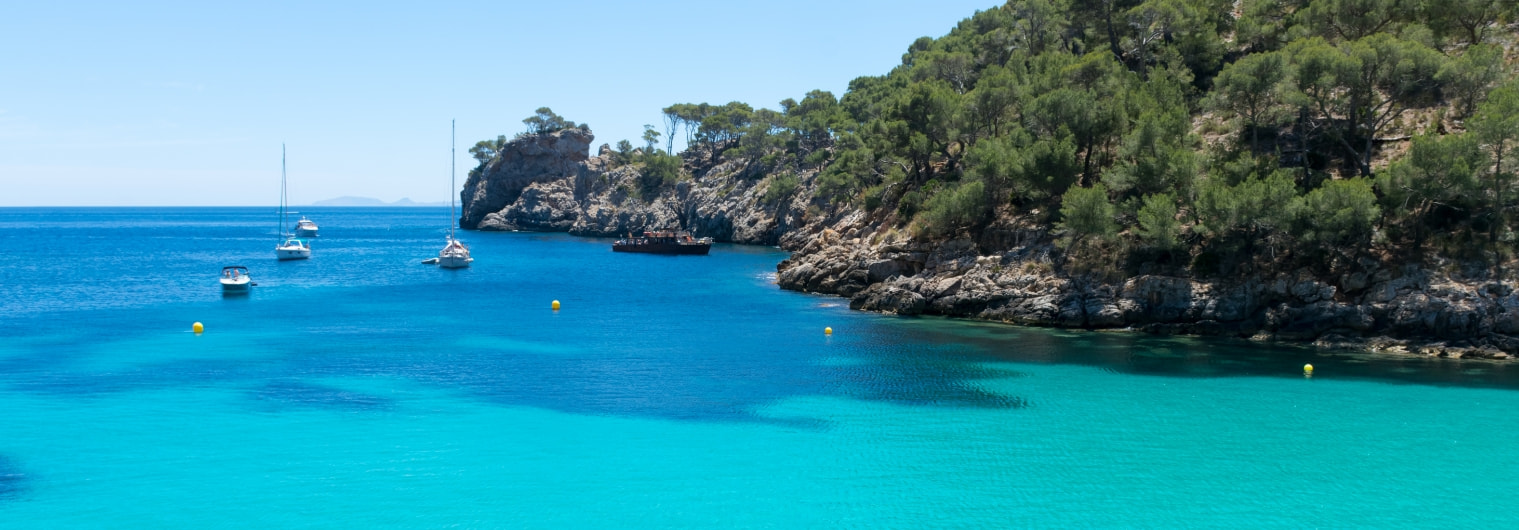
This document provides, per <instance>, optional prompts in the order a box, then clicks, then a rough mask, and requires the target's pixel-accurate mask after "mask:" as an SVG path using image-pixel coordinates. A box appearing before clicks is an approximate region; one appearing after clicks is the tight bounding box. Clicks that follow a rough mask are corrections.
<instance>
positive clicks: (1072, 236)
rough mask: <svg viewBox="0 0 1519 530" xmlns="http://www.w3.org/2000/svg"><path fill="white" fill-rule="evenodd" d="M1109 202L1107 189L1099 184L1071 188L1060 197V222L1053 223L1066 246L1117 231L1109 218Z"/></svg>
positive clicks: (1110, 208) (1110, 206) (1099, 238)
mask: <svg viewBox="0 0 1519 530" xmlns="http://www.w3.org/2000/svg"><path fill="white" fill-rule="evenodd" d="M1113 216H1114V209H1113V203H1111V202H1109V201H1108V189H1107V187H1106V186H1103V185H1102V184H1101V183H1098V184H1097V185H1095V186H1092V187H1090V188H1079V187H1078V188H1071V189H1068V190H1066V192H1065V196H1063V197H1061V199H1060V223H1059V224H1058V225H1057V228H1058V229H1059V231H1060V233H1061V235H1062V237H1064V238H1065V239H1066V241H1067V242H1068V244H1069V245H1075V244H1076V243H1079V242H1081V241H1082V240H1083V239H1086V238H1095V239H1098V240H1106V239H1108V238H1110V237H1112V236H1113V234H1116V233H1118V223H1117V222H1116V221H1114V220H1113Z"/></svg>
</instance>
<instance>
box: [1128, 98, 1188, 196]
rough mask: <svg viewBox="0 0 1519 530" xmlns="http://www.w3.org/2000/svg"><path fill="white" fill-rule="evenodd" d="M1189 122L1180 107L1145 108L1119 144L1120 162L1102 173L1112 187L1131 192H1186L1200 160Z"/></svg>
mask: <svg viewBox="0 0 1519 530" xmlns="http://www.w3.org/2000/svg"><path fill="white" fill-rule="evenodd" d="M1191 127H1192V123H1191V120H1189V119H1188V118H1187V114H1186V113H1185V112H1183V111H1182V110H1181V109H1175V108H1172V109H1169V110H1160V109H1154V110H1149V111H1146V112H1145V113H1144V114H1143V115H1141V116H1140V117H1139V120H1138V122H1137V123H1136V124H1135V126H1134V128H1133V129H1132V130H1130V131H1129V134H1128V135H1126V136H1125V137H1124V139H1123V143H1122V144H1121V145H1120V146H1119V150H1118V153H1119V155H1118V158H1119V163H1118V164H1116V165H1114V166H1113V168H1112V170H1111V171H1109V172H1108V173H1107V174H1106V175H1105V176H1104V181H1105V182H1107V183H1108V184H1110V185H1112V187H1113V191H1115V192H1118V193H1128V194H1132V195H1134V196H1140V195H1147V194H1152V193H1162V192H1167V191H1173V192H1177V193H1181V194H1187V193H1188V192H1189V191H1190V190H1191V188H1192V180H1193V179H1194V177H1196V175H1197V172H1198V169H1199V167H1200V165H1201V164H1200V163H1199V161H1198V157H1197V150H1196V149H1197V146H1196V144H1197V138H1195V137H1194V136H1193V135H1192V134H1191V132H1190V131H1191Z"/></svg>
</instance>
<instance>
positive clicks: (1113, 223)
mask: <svg viewBox="0 0 1519 530" xmlns="http://www.w3.org/2000/svg"><path fill="white" fill-rule="evenodd" d="M1236 7H1237V8H1238V11H1235V8H1236ZM1514 14H1515V7H1514V2H1512V1H1510V0H1455V1H1451V0H1244V1H1243V2H1239V3H1238V5H1237V6H1236V3H1235V2H1233V1H1231V0H1143V1H1142V0H1012V1H1010V2H1008V3H1007V4H1005V5H1002V6H1000V7H996V8H993V9H989V10H986V11H981V12H978V13H976V14H975V15H974V16H971V17H970V18H968V19H965V20H964V21H962V22H961V23H960V24H959V25H958V26H957V27H956V28H955V29H954V30H953V31H951V32H950V33H949V34H948V35H946V36H944V37H942V38H938V39H932V38H926V37H925V38H922V39H919V40H918V41H916V42H914V43H912V45H911V46H909V47H908V49H907V52H906V53H905V54H904V55H903V56H902V65H901V66H899V67H897V68H895V69H893V70H892V71H891V72H890V73H887V74H886V75H882V76H872V77H862V78H859V79H855V80H854V81H853V82H851V83H850V86H849V91H848V92H847V93H846V94H844V95H843V97H842V98H835V97H834V95H833V94H830V93H827V92H821V91H814V92H811V93H808V94H807V95H806V96H805V97H804V98H803V99H802V101H800V102H797V101H795V100H789V99H788V100H786V101H783V102H781V104H780V110H778V111H770V110H768V109H758V110H755V109H753V108H751V107H750V106H748V105H745V104H743V103H738V102H734V103H728V104H726V105H720V106H718V105H708V104H676V105H672V106H670V107H667V108H665V109H664V113H665V117H666V125H667V131H668V132H670V133H671V135H670V136H669V137H667V140H669V142H668V143H667V144H666V148H667V149H672V148H673V146H674V143H673V140H674V138H673V136H674V134H675V133H678V132H685V134H686V135H685V139H686V140H687V142H688V145H689V147H690V148H691V149H692V152H693V153H702V155H698V156H706V157H716V156H719V154H724V155H727V156H738V157H745V158H747V159H749V160H751V161H752V162H753V163H758V164H761V165H762V167H763V168H765V169H776V168H788V169H786V170H787V171H798V172H799V171H805V170H808V169H816V170H817V171H818V174H817V177H816V190H817V191H816V193H817V197H816V200H817V201H819V204H833V205H835V206H839V207H861V208H864V209H866V210H867V211H870V212H872V215H876V216H881V217H880V218H881V219H882V220H886V221H891V220H893V219H894V222H897V223H903V224H910V225H911V227H912V228H913V229H914V232H913V233H915V234H917V235H918V236H919V237H949V236H953V235H955V234H957V233H966V232H967V231H969V232H970V233H975V232H976V231H977V230H980V229H981V228H983V227H985V226H987V225H988V224H989V223H991V222H993V221H994V220H995V219H996V217H997V216H999V215H1021V213H1020V212H1023V213H1032V212H1036V211H1056V212H1058V215H1057V216H1056V218H1055V219H1056V220H1057V221H1058V225H1057V227H1058V229H1057V233H1058V234H1063V235H1064V238H1065V240H1066V241H1067V242H1068V243H1072V244H1081V243H1082V242H1083V241H1087V242H1094V243H1095V242H1104V243H1103V244H1106V242H1112V241H1120V242H1128V243H1125V246H1124V247H1121V248H1135V249H1138V248H1150V249H1153V250H1157V251H1164V252H1176V251H1182V252H1190V253H1193V254H1194V255H1199V254H1207V255H1209V259H1215V260H1216V259H1220V256H1222V257H1223V259H1225V260H1230V261H1228V263H1224V265H1229V264H1230V263H1232V264H1235V265H1240V264H1248V263H1252V262H1260V261H1261V260H1264V261H1265V262H1270V261H1272V260H1276V259H1278V258H1279V257H1283V256H1294V255H1295V256H1297V257H1296V258H1294V259H1299V260H1306V261H1309V262H1322V261H1324V260H1322V259H1321V258H1323V257H1326V256H1327V257H1331V258H1335V257H1347V258H1350V257H1354V256H1355V255H1357V254H1360V253H1366V252H1373V251H1376V250H1377V249H1378V248H1380V249H1382V250H1383V251H1397V250H1399V249H1408V248H1415V249H1416V248H1418V247H1419V245H1420V244H1421V242H1423V241H1424V240H1425V239H1426V238H1429V237H1431V235H1432V234H1444V235H1449V234H1466V235H1450V236H1449V237H1464V238H1466V239H1470V240H1473V241H1475V240H1477V239H1480V238H1479V237H1477V236H1476V235H1473V234H1481V235H1482V237H1485V238H1486V239H1488V240H1489V241H1490V242H1491V244H1492V245H1497V246H1501V245H1500V244H1501V243H1502V242H1504V241H1508V240H1510V238H1512V236H1511V234H1512V230H1513V227H1512V226H1511V225H1510V224H1509V222H1508V216H1506V215H1505V214H1504V212H1505V211H1506V210H1507V209H1509V208H1511V207H1512V206H1514V205H1515V204H1516V201H1515V199H1514V197H1513V196H1515V195H1519V193H1505V190H1506V188H1507V186H1508V185H1509V184H1510V183H1511V181H1512V178H1511V175H1512V166H1513V164H1512V159H1513V158H1515V157H1514V155H1513V153H1511V152H1509V151H1511V150H1510V149H1509V147H1511V146H1513V145H1514V144H1515V141H1516V140H1519V118H1511V117H1513V116H1516V115H1519V91H1515V92H1512V95H1510V93H1509V92H1506V91H1507V90H1508V89H1506V88H1499V89H1496V90H1495V87H1496V86H1499V85H1502V84H1503V83H1505V82H1506V80H1508V79H1510V78H1512V77H1513V74H1512V72H1511V71H1510V70H1509V69H1508V68H1507V66H1506V61H1505V57H1504V51H1503V50H1504V47H1503V44H1504V43H1505V42H1510V41H1511V38H1512V36H1513V32H1512V31H1509V30H1508V29H1507V27H1506V26H1505V24H1506V23H1507V22H1508V20H1509V19H1510V18H1511V17H1512V16H1513V15H1514ZM1505 98H1506V99H1505ZM1510 100H1511V102H1509V101H1510ZM1503 105H1509V107H1503ZM1510 109H1512V110H1513V111H1516V112H1510V111H1509V110H1510ZM1511 122H1512V123H1511ZM1466 130H1470V131H1471V132H1465V131H1466ZM1410 137H1414V140H1413V142H1412V145H1411V146H1409V143H1408V141H1407V140H1408V139H1409V138H1410ZM1405 151H1406V153H1407V154H1406V155H1404V154H1403V153H1404V152H1405ZM1506 160H1507V161H1506ZM1389 163H1390V164H1391V165H1388V164H1389ZM777 182H778V181H772V183H771V186H772V190H770V192H769V193H768V194H767V196H778V195H779V192H778V191H776V190H774V189H773V186H776V185H777ZM1378 234H1380V235H1378ZM1115 236H1124V237H1122V238H1119V239H1115ZM1379 245H1380V246H1379ZM1494 250H1498V249H1497V247H1494ZM1497 256H1498V257H1501V256H1502V253H1501V252H1500V253H1499V254H1498V255H1497Z"/></svg>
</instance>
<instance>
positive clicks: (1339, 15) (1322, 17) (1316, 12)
mask: <svg viewBox="0 0 1519 530" xmlns="http://www.w3.org/2000/svg"><path fill="white" fill-rule="evenodd" d="M1412 4H1413V1H1412V0H1313V1H1312V2H1309V3H1308V5H1307V7H1306V8H1305V9H1303V10H1302V11H1300V12H1299V13H1298V19H1299V20H1300V21H1301V22H1302V23H1304V24H1305V25H1307V26H1308V27H1309V28H1311V29H1312V30H1313V31H1314V32H1315V33H1317V34H1319V35H1322V36H1324V37H1325V38H1330V39H1335V40H1343V41H1353V40H1358V39H1363V38H1366V37H1369V36H1371V35H1376V34H1379V33H1380V34H1384V35H1385V34H1387V32H1393V31H1394V30H1396V29H1397V28H1398V26H1399V25H1400V24H1401V23H1403V22H1405V21H1407V20H1408V19H1409V18H1410V17H1411V15H1412V14H1413V10H1412V9H1411V8H1412V7H1413V5H1412Z"/></svg>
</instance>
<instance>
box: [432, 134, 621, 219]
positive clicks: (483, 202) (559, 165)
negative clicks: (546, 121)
mask: <svg viewBox="0 0 1519 530" xmlns="http://www.w3.org/2000/svg"><path fill="white" fill-rule="evenodd" d="M594 139H595V136H593V135H592V134H591V132H590V131H587V130H583V129H565V130H561V131H556V132H553V133H549V134H537V135H528V136H523V137H520V138H517V139H514V140H512V141H510V142H507V144H506V146H504V147H502V149H501V151H500V152H499V153H497V155H496V157H495V158H493V159H491V161H490V162H489V163H487V164H486V165H485V166H484V167H483V168H480V170H479V171H476V172H471V174H470V177H469V179H467V180H465V181H464V190H463V191H462V192H461V193H460V194H459V195H460V196H459V199H460V201H461V203H462V204H463V206H464V208H463V212H462V214H461V215H460V218H459V226H460V227H461V228H464V229H485V230H491V229H496V230H500V229H515V228H506V227H507V226H510V225H511V224H512V223H514V222H515V221H514V219H516V218H518V217H520V216H513V215H510V214H503V215H501V216H499V219H497V220H495V221H493V222H492V223H491V224H489V225H485V226H482V223H484V222H485V220H486V216H488V215H490V214H493V213H499V212H501V211H502V210H503V209H505V208H506V207H507V206H510V205H512V204H513V203H516V202H517V200H518V199H519V198H521V197H522V195H523V193H524V192H525V191H526V190H527V189H528V187H529V186H532V185H533V184H538V183H545V182H549V181H553V180H561V179H564V178H566V177H573V176H575V175H576V174H578V173H579V172H580V166H581V163H582V162H584V161H585V160H586V158H587V157H588V153H589V152H590V148H591V141H592V140H594ZM540 191H542V190H540ZM540 199H541V197H540ZM534 200H539V199H534ZM540 203H541V201H540ZM548 217H555V216H552V215H550V216H548ZM531 229H538V228H531ZM543 229H548V228H543Z"/></svg>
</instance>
